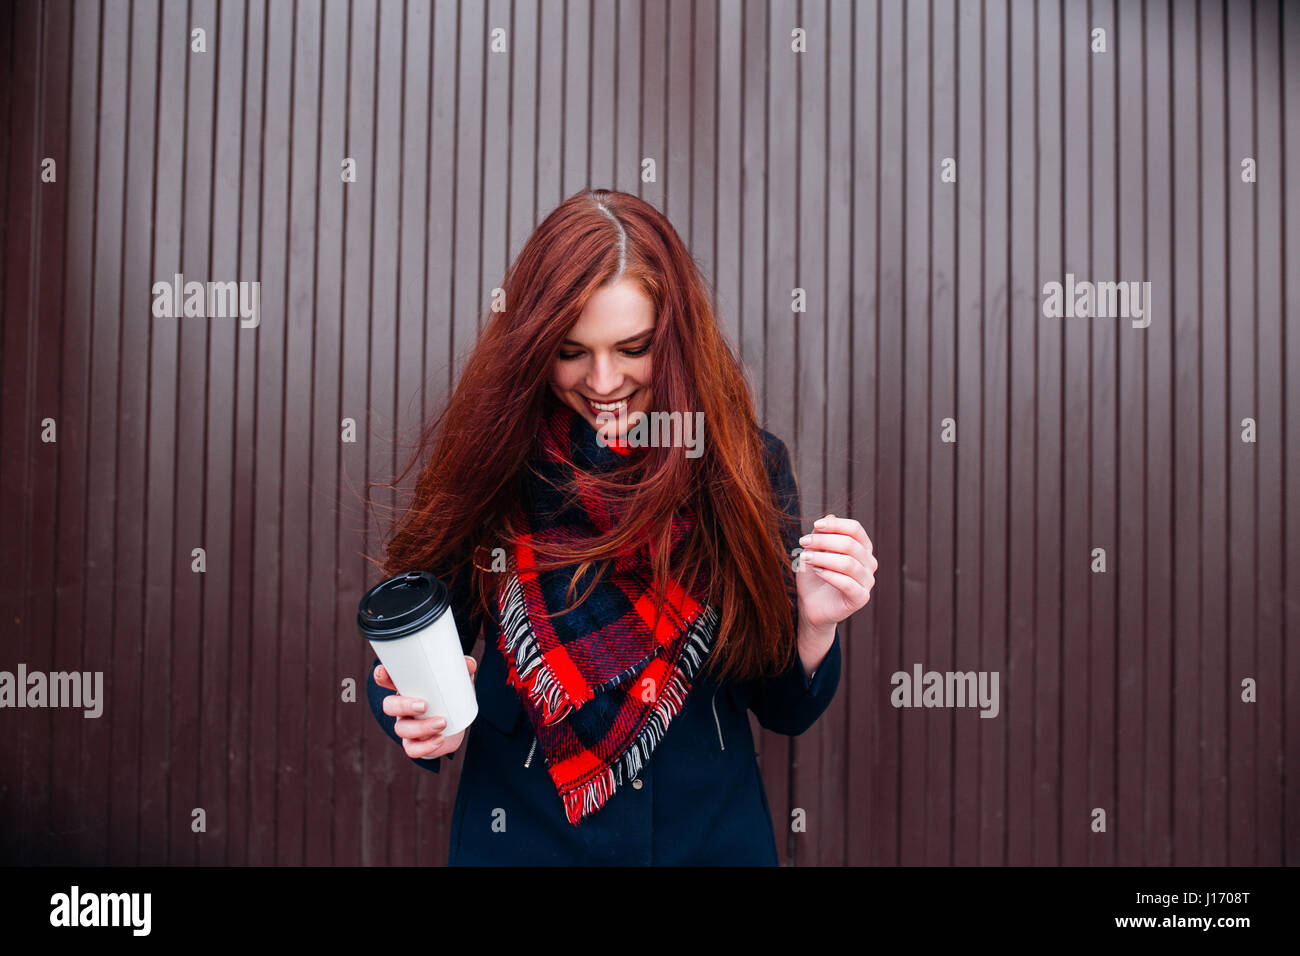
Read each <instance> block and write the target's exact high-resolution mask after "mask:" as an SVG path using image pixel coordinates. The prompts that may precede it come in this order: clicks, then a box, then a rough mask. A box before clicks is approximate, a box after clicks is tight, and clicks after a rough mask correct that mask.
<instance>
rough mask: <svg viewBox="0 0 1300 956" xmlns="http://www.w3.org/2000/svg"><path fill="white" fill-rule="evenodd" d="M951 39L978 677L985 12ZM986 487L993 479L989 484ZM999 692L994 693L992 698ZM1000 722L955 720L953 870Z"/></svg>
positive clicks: (967, 530) (975, 842) (972, 838)
mask: <svg viewBox="0 0 1300 956" xmlns="http://www.w3.org/2000/svg"><path fill="white" fill-rule="evenodd" d="M956 14H957V18H958V19H957V24H956V30H957V36H956V40H955V43H956V47H957V51H956V58H957V61H956V69H955V76H956V78H957V89H956V93H955V97H956V105H955V107H954V108H955V109H956V113H957V115H956V131H955V136H956V139H955V141H954V144H953V153H952V155H953V156H954V158H955V159H956V160H957V183H956V185H955V187H954V188H955V189H956V194H957V195H956V209H955V212H954V215H955V217H956V224H955V225H956V234H957V246H956V262H955V265H954V269H955V270H956V273H955V280H954V284H955V287H956V290H957V301H956V308H957V325H956V329H955V331H954V338H955V343H954V344H955V348H956V376H957V384H956V392H955V396H954V402H955V406H954V407H955V411H956V418H957V421H958V422H959V426H958V427H959V428H960V432H959V435H960V436H961V437H964V438H965V439H966V440H965V442H962V441H960V440H959V441H958V442H957V446H956V448H955V449H954V451H955V454H956V475H955V480H956V483H957V489H956V499H957V500H956V509H957V514H956V523H957V530H956V554H955V556H954V557H955V561H956V566H955V567H954V569H953V574H954V575H955V578H956V580H955V582H954V589H955V590H954V595H953V601H954V605H953V614H954V617H955V619H956V621H957V622H958V624H957V634H956V642H955V646H956V651H955V653H956V658H957V659H958V660H961V661H965V662H967V666H969V667H973V668H976V669H978V670H998V669H999V668H1000V667H1001V664H1000V663H990V662H989V661H988V660H986V659H985V652H984V646H983V641H982V634H981V623H980V611H981V607H982V601H983V587H982V582H981V578H982V577H983V575H984V574H985V569H984V565H985V560H984V555H983V541H982V536H983V521H982V511H983V509H982V501H983V496H984V488H985V477H984V468H983V462H984V455H985V452H984V425H985V420H986V416H987V415H990V414H996V411H995V410H990V411H987V412H986V410H985V408H984V402H983V397H984V386H983V377H984V368H983V336H984V324H985V318H984V302H985V296H986V295H988V294H989V293H988V289H989V285H990V274H989V272H988V270H987V269H986V268H985V239H984V216H985V206H984V203H985V191H984V185H985V182H986V180H987V178H988V176H989V175H990V174H991V171H990V167H989V166H988V164H987V163H986V162H985V149H986V145H985V142H984V111H985V109H986V107H985V103H984V101H983V99H982V82H981V81H982V79H983V75H984V50H983V48H982V47H981V45H980V44H981V36H980V30H981V25H982V20H983V8H982V7H981V6H977V5H974V4H964V3H963V4H958V5H957V7H956ZM990 480H991V479H990ZM872 600H873V602H874V600H875V599H874V598H873V599H872ZM1000 687H1001V685H999V688H1000ZM1005 719H1006V718H1005V717H1004V716H1002V714H1001V713H999V715H998V717H997V719H980V718H976V719H974V720H958V721H957V722H956V727H955V728H954V730H953V736H952V741H953V751H954V753H953V780H954V792H953V802H952V841H953V846H952V856H951V862H952V863H953V864H955V865H957V866H974V865H975V864H977V863H978V862H979V861H980V833H981V831H982V829H983V827H982V822H981V815H982V807H981V799H982V796H983V794H982V789H981V785H980V784H981V776H980V767H981V759H982V758H981V754H982V752H983V750H984V749H985V748H987V747H989V746H990V745H996V743H997V742H998V741H1000V740H1001V739H1002V724H1003V723H1004V722H1005Z"/></svg>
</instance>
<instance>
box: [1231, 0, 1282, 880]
mask: <svg viewBox="0 0 1300 956" xmlns="http://www.w3.org/2000/svg"><path fill="white" fill-rule="evenodd" d="M1254 14H1255V6H1254V5H1253V4H1252V5H1251V7H1250V9H1249V10H1247V9H1245V8H1239V9H1238V10H1237V11H1235V12H1234V13H1232V15H1228V13H1227V10H1226V9H1225V13H1224V21H1225V22H1224V37H1223V38H1224V54H1223V55H1224V87H1225V89H1224V94H1225V96H1226V97H1227V99H1226V102H1225V104H1224V106H1225V113H1226V119H1225V123H1224V135H1225V137H1226V141H1225V142H1224V149H1223V151H1222V156H1223V164H1224V165H1223V173H1224V178H1223V189H1224V193H1225V195H1224V215H1226V216H1227V224H1226V225H1227V230H1226V233H1225V237H1226V239H1227V240H1228V242H1227V249H1226V250H1225V253H1226V256H1225V262H1226V275H1225V277H1224V278H1225V281H1226V283H1227V290H1226V292H1227V311H1226V312H1225V313H1224V315H1223V320H1222V321H1223V322H1224V324H1225V325H1226V328H1225V330H1224V334H1225V337H1226V348H1227V351H1226V353H1225V355H1224V358H1225V364H1226V366H1227V376H1228V379H1227V383H1226V390H1225V399H1226V404H1225V411H1226V414H1227V423H1226V424H1227V428H1226V430H1225V432H1224V436H1223V437H1224V442H1225V444H1226V447H1225V448H1224V451H1225V452H1226V462H1225V464H1226V471H1227V482H1228V484H1227V498H1226V499H1225V502H1226V505H1227V507H1226V508H1225V511H1226V512H1227V519H1228V525H1227V534H1228V540H1227V542H1226V544H1227V549H1226V550H1225V551H1224V552H1221V554H1222V556H1223V557H1224V558H1226V559H1227V571H1228V580H1227V587H1226V588H1223V589H1220V590H1224V591H1226V594H1227V601H1228V603H1227V609H1226V610H1227V630H1226V631H1225V632H1224V635H1225V637H1226V639H1227V647H1226V649H1225V650H1226V661H1225V663H1226V666H1225V667H1224V670H1223V673H1222V675H1221V676H1220V680H1222V681H1223V683H1224V684H1226V685H1227V686H1226V687H1224V688H1223V692H1222V693H1223V699H1224V705H1225V712H1224V724H1223V736H1224V738H1225V742H1226V744H1227V754H1226V764H1227V768H1226V769H1227V775H1228V779H1227V793H1226V798H1227V804H1226V807H1225V812H1226V814H1227V833H1226V838H1227V847H1226V849H1225V853H1226V861H1227V863H1228V864H1230V865H1235V866H1248V865H1250V864H1253V863H1255V862H1256V860H1257V859H1258V853H1257V852H1256V845H1255V835H1256V827H1257V824H1258V819H1257V817H1256V813H1257V811H1258V809H1259V808H1258V803H1257V790H1256V786H1255V775H1256V772H1257V770H1256V746H1255V745H1256V736H1257V733H1258V727H1257V725H1256V722H1255V721H1256V715H1257V713H1258V709H1257V705H1251V704H1247V703H1244V702H1243V701H1242V699H1241V694H1242V687H1241V682H1242V679H1243V677H1246V676H1249V675H1253V674H1254V673H1255V672H1256V670H1257V664H1258V660H1259V656H1258V653H1257V651H1258V648H1257V643H1256V642H1257V640H1258V634H1259V623H1258V621H1259V599H1260V594H1259V592H1258V589H1257V588H1258V580H1259V578H1258V568H1257V566H1256V558H1257V546H1258V540H1259V527H1258V524H1257V523H1256V518H1257V514H1256V510H1255V509H1256V503H1257V490H1258V487H1259V484H1258V483H1259V465H1258V460H1259V449H1260V447H1261V444H1262V443H1264V442H1267V441H1270V440H1271V438H1272V436H1273V435H1275V434H1276V431H1275V426H1274V423H1273V422H1269V421H1266V420H1265V419H1264V416H1263V414H1262V410H1261V409H1260V408H1259V404H1258V402H1259V382H1258V379H1257V378H1256V370H1257V368H1258V362H1259V355H1258V350H1259V346H1260V342H1259V322H1260V314H1259V312H1258V311H1257V310H1256V307H1257V305H1258V300H1257V298H1256V296H1257V293H1256V288H1255V277H1256V270H1257V269H1258V268H1259V257H1258V255H1257V252H1258V250H1257V249H1256V248H1255V237H1256V222H1255V218H1256V216H1255V202H1256V191H1257V190H1258V188H1259V187H1258V185H1255V184H1250V183H1244V182H1242V179H1241V177H1242V168H1241V163H1242V159H1243V158H1244V157H1246V156H1252V157H1255V158H1256V159H1258V156H1257V153H1258V149H1259V140H1258V138H1257V137H1258V133H1259V127H1258V126H1257V125H1256V104H1255V90H1254V85H1255V76H1254V72H1255V70H1254V64H1255V62H1256V61H1255V50H1254V35H1253V34H1254V27H1255V24H1254V19H1255V16H1254ZM1228 103H1231V104H1232V107H1233V108H1232V109H1227V108H1226V107H1227V104H1228ZM1246 418H1250V419H1252V420H1253V421H1254V422H1255V423H1256V424H1255V427H1256V432H1257V434H1256V435H1255V440H1254V442H1253V443H1251V442H1245V441H1243V440H1242V433H1243V429H1244V427H1245V426H1244V425H1243V420H1244V419H1246Z"/></svg>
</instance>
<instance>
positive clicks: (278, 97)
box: [248, 3, 294, 866]
mask: <svg viewBox="0 0 1300 956" xmlns="http://www.w3.org/2000/svg"><path fill="white" fill-rule="evenodd" d="M264 40H265V43H264V46H263V55H264V57H265V59H264V65H263V67H262V70H263V76H264V77H265V84H266V86H265V89H264V91H263V97H262V102H263V108H264V110H265V112H264V114H263V117H262V124H263V129H262V155H261V164H260V168H259V169H258V174H259V176H260V178H261V190H262V202H261V206H260V209H259V222H258V226H259V230H258V246H257V270H256V275H257V277H258V279H259V280H260V281H261V282H262V303H261V308H262V321H261V324H260V325H259V326H258V327H257V369H256V374H255V380H256V406H255V407H256V416H257V418H256V423H255V430H254V434H255V435H256V438H255V445H256V454H257V467H256V470H255V475H256V476H257V488H256V490H255V492H254V495H253V519H254V520H253V546H254V577H253V620H254V624H253V638H254V643H253V657H252V660H253V679H252V694H253V698H252V702H251V703H252V708H251V719H252V729H253V740H252V749H251V760H252V762H251V765H250V770H251V774H250V777H251V780H250V786H251V790H250V794H249V796H250V799H251V803H250V809H251V811H252V819H251V820H250V821H249V828H248V836H249V862H250V863H252V864H254V865H263V866H270V865H274V864H275V863H276V862H277V858H278V851H279V846H278V844H277V840H276V829H277V826H278V821H279V820H280V808H281V806H282V800H281V796H282V794H281V783H282V781H283V779H284V778H285V777H286V776H287V775H288V773H289V771H288V770H287V767H286V763H287V758H288V756H289V751H287V750H286V748H285V745H286V743H287V740H286V739H285V735H286V729H285V726H284V723H283V722H282V720H281V719H280V713H281V711H282V710H284V709H287V708H283V707H282V706H281V703H282V701H283V699H284V698H283V697H282V696H281V691H280V688H281V687H282V686H283V684H284V675H283V673H282V671H281V670H280V668H281V665H282V664H283V662H284V656H283V653H284V646H285V645H284V641H285V635H284V633H283V628H282V622H281V619H280V609H281V606H282V600H283V596H282V588H283V585H284V572H285V541H284V536H283V534H282V530H283V521H284V501H283V497H282V495H283V488H284V483H285V471H284V464H285V461H284V447H285V440H286V437H287V434H286V432H287V429H286V427H285V424H286V422H285V404H286V378H285V363H286V361H287V352H288V350H289V343H288V341H287V330H288V324H287V323H288V321H289V309H290V301H289V299H288V295H287V292H288V288H287V284H286V282H285V277H286V273H287V271H288V256H289V250H288V240H289V195H290V189H291V166H290V163H291V159H292V155H291V149H290V138H291V135H292V127H291V123H292V122H293V101H292V98H291V95H290V93H291V88H292V83H293V55H292V51H293V42H294V22H293V8H292V7H291V6H287V5H283V4H277V3H268V4H267V7H266V32H265V35H264Z"/></svg>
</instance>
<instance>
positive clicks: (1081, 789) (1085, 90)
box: [1057, 2, 1114, 866]
mask: <svg viewBox="0 0 1300 956" xmlns="http://www.w3.org/2000/svg"><path fill="white" fill-rule="evenodd" d="M1091 24H1092V20H1091V17H1090V16H1089V10H1088V6H1087V4H1086V3H1083V2H1075V3H1067V4H1066V5H1065V8H1064V12H1063V14H1062V28H1063V29H1062V36H1061V42H1062V48H1063V51H1064V60H1065V70H1064V74H1065V76H1066V77H1073V78H1076V80H1077V81H1076V82H1072V83H1066V84H1065V89H1064V97H1063V110H1062V113H1063V116H1064V125H1065V135H1064V147H1063V148H1064V155H1063V163H1062V167H1063V170H1062V171H1063V177H1062V185H1061V188H1062V196H1063V200H1064V220H1065V222H1067V223H1070V224H1071V225H1072V226H1073V228H1071V229H1067V230H1066V231H1065V235H1064V237H1063V241H1062V248H1061V253H1062V255H1061V260H1062V262H1061V266H1062V270H1063V273H1064V274H1062V275H1060V276H1058V277H1057V281H1058V282H1062V283H1064V282H1065V281H1066V276H1067V275H1070V274H1075V275H1078V276H1080V277H1086V276H1087V275H1089V274H1090V273H1091V271H1092V265H1091V263H1090V261H1089V259H1088V255H1089V248H1090V244H1091V235H1092V233H1091V219H1090V217H1089V209H1090V208H1091V197H1092V180H1091V179H1090V178H1089V176H1090V173H1089V169H1090V167H1089V159H1088V157H1089V153H1090V149H1091V147H1090V145H1089V144H1090V142H1091V139H1090V136H1089V127H1088V110H1089V89H1090V87H1089V83H1088V82H1084V78H1086V77H1087V76H1088V75H1089V74H1088V69H1089V63H1090V60H1089V58H1090V57H1091V56H1092V55H1093V54H1092V53H1091V52H1090V33H1089V31H1090V29H1091ZM1061 324H1062V330H1063V333H1062V338H1063V340H1064V346H1063V347H1064V353H1065V358H1064V369H1063V386H1062V394H1063V400H1062V407H1061V415H1062V419H1061V442H1062V448H1063V453H1062V455H1061V473H1062V478H1061V508H1062V512H1063V516H1064V517H1063V520H1062V527H1061V568H1062V575H1063V585H1062V586H1063V594H1062V601H1061V620H1062V625H1061V658H1062V660H1061V664H1062V666H1061V674H1062V676H1063V683H1062V688H1061V702H1060V710H1061V863H1062V864H1064V865H1067V866H1081V865H1084V864H1086V863H1088V862H1089V861H1090V857H1089V852H1090V846H1091V844H1090V839H1091V837H1092V836H1093V833H1092V830H1091V824H1092V815H1091V814H1092V810H1093V808H1094V807H1097V806H1098V805H1099V804H1098V801H1097V800H1096V799H1095V796H1094V793H1093V790H1092V785H1091V782H1090V781H1091V777H1090V768H1089V763H1088V754H1089V739H1090V737H1089V734H1090V729H1089V728H1090V726H1091V724H1090V719H1091V714H1092V701H1093V693H1092V688H1093V675H1092V672H1091V670H1090V668H1089V639H1088V618H1087V614H1088V594H1089V589H1090V587H1091V576H1092V572H1091V570H1090V562H1091V557H1090V554H1091V549H1092V548H1093V547H1094V546H1095V544H1094V539H1093V536H1092V534H1091V533H1090V530H1089V517H1088V514H1089V512H1088V508H1089V491H1088V475H1089V469H1090V467H1091V459H1090V458H1089V448H1090V445H1089V425H1088V376H1089V356H1090V351H1089V330H1088V324H1087V322H1086V321H1083V320H1080V321H1077V322H1074V321H1069V320H1065V319H1062V320H1061ZM1113 550H1114V549H1113V548H1110V549H1108V553H1110V552H1111V551H1113ZM1111 815H1113V814H1110V813H1108V816H1111Z"/></svg>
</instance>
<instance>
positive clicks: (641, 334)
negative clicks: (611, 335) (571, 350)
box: [560, 325, 655, 349]
mask: <svg viewBox="0 0 1300 956" xmlns="http://www.w3.org/2000/svg"><path fill="white" fill-rule="evenodd" d="M654 330H655V329H654V326H653V325H652V326H650V328H648V329H646V330H645V331H643V332H638V333H637V334H636V335H633V336H631V337H630V338H626V339H620V340H619V341H617V342H615V343H614V344H615V345H627V344H628V343H629V342H635V341H636V340H637V339H643V338H645V337H646V336H647V335H649V334H650V333H651V332H653V331H654ZM560 344H561V345H576V346H577V347H578V348H580V349H585V348H586V346H585V345H583V344H582V343H581V342H575V341H573V339H565V340H564V341H562V342H561V343H560Z"/></svg>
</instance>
